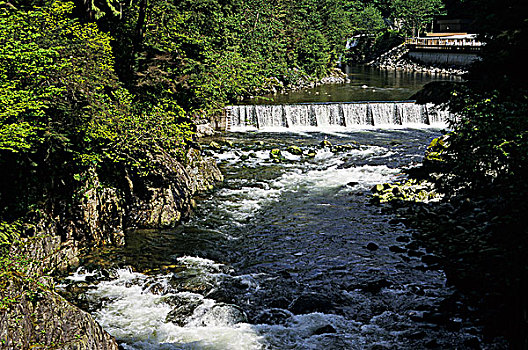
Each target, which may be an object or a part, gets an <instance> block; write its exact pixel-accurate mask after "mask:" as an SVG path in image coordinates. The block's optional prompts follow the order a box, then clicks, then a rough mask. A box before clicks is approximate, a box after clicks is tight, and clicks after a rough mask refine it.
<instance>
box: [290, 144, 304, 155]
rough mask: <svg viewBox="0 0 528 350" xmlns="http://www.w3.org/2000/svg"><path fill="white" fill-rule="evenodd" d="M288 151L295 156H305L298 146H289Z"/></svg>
mask: <svg viewBox="0 0 528 350" xmlns="http://www.w3.org/2000/svg"><path fill="white" fill-rule="evenodd" d="M287 151H288V152H289V153H291V154H293V155H295V156H300V155H301V154H303V151H302V149H301V148H300V147H298V146H289V147H288V148H287Z"/></svg>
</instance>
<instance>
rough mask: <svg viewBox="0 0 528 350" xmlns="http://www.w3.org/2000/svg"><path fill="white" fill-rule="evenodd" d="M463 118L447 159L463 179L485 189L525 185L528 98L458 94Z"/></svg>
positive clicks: (456, 107) (457, 103)
mask: <svg viewBox="0 0 528 350" xmlns="http://www.w3.org/2000/svg"><path fill="white" fill-rule="evenodd" d="M450 106H451V108H452V109H453V110H456V111H458V116H459V118H458V119H457V120H455V121H454V122H453V128H454V130H455V131H454V133H452V134H451V135H450V137H449V142H450V146H449V147H447V149H446V151H445V152H444V153H446V154H445V155H444V157H446V158H447V161H448V162H449V163H450V164H451V165H452V167H453V168H452V172H453V173H455V174H457V175H458V176H459V178H461V179H465V180H466V181H468V180H469V181H471V183H472V186H474V187H477V188H481V187H483V186H488V185H489V184H494V185H496V186H500V187H504V186H510V185H514V184H523V185H524V179H525V178H526V175H527V174H528V167H527V164H528V119H527V118H526V115H528V97H527V96H526V95H521V96H515V95H511V94H506V95H505V94H504V93H502V92H499V91H491V92H485V93H484V92H475V91H472V90H470V89H467V88H466V89H462V90H461V91H460V90H459V91H456V92H454V94H453V97H452V99H451V101H450Z"/></svg>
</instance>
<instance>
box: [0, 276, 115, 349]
mask: <svg viewBox="0 0 528 350" xmlns="http://www.w3.org/2000/svg"><path fill="white" fill-rule="evenodd" d="M35 283H36V282H35ZM1 296H2V299H3V300H13V302H12V303H10V304H8V305H7V306H5V308H3V309H1V310H0V349H72V350H73V349H76V350H81V349H82V350H91V349H93V350H117V349H118V345H117V343H116V341H115V339H114V338H113V337H112V336H111V335H109V334H108V333H106V332H105V331H104V330H103V328H102V327H101V326H100V325H99V324H98V323H97V322H96V321H95V320H94V319H93V317H92V316H91V315H90V314H88V313H87V312H84V311H82V310H81V309H79V308H77V307H76V306H74V305H72V304H70V303H69V302H68V301H66V300H65V299H64V298H62V297H61V296H59V295H58V294H56V293H55V292H53V291H51V290H47V289H44V288H42V287H40V286H33V285H31V283H27V282H25V281H21V280H20V279H18V278H11V279H10V280H9V281H8V282H7V286H5V287H4V288H2V290H1Z"/></svg>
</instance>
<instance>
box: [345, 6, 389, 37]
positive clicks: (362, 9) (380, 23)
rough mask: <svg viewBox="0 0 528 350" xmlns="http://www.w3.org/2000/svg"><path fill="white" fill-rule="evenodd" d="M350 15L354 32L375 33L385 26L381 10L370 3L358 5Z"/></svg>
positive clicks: (382, 29)
mask: <svg viewBox="0 0 528 350" xmlns="http://www.w3.org/2000/svg"><path fill="white" fill-rule="evenodd" d="M350 16H351V23H352V26H353V28H354V33H360V34H377V33H380V32H382V31H384V30H385V29H386V28H387V25H386V24H385V21H384V19H383V16H382V14H381V11H380V10H379V9H378V8H377V7H375V6H374V5H372V4H369V5H365V6H363V5H361V6H359V7H358V8H357V9H356V10H355V11H353V12H351V13H350Z"/></svg>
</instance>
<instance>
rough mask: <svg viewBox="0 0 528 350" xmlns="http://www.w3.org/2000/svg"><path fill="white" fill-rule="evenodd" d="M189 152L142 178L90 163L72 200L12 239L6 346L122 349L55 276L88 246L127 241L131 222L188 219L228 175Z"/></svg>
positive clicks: (161, 160) (167, 223) (1, 315)
mask: <svg viewBox="0 0 528 350" xmlns="http://www.w3.org/2000/svg"><path fill="white" fill-rule="evenodd" d="M187 159H188V162H187V164H186V165H183V164H182V163H180V162H179V161H177V160H175V159H173V158H171V157H168V156H166V157H158V158H157V159H155V160H154V164H155V169H154V170H153V171H152V172H151V174H149V175H148V176H143V177H141V176H138V175H135V176H134V175H131V174H130V173H129V172H128V171H126V169H125V171H124V172H123V173H122V175H123V176H122V178H120V179H119V180H118V181H116V184H117V185H116V186H109V185H107V184H106V183H105V182H104V181H102V180H101V179H100V176H99V175H98V173H97V172H96V171H95V170H91V171H89V172H88V174H87V176H86V178H87V180H86V183H85V185H84V186H82V187H81V189H80V190H79V193H77V194H75V195H74V198H77V200H75V201H74V205H73V206H67V207H66V206H65V209H64V210H63V211H62V212H61V213H60V214H55V216H53V215H51V216H50V215H46V214H44V215H42V217H41V218H40V219H39V223H38V224H37V225H35V226H34V227H31V228H28V232H27V233H28V234H27V236H28V237H31V238H25V239H22V240H21V241H20V242H19V243H17V244H15V245H13V246H12V247H11V249H10V251H9V253H8V254H7V256H8V258H6V261H5V262H4V261H2V263H3V264H4V265H6V266H5V269H4V270H3V276H2V282H1V286H0V287H1V288H0V293H1V295H0V297H1V300H2V303H1V305H0V340H1V341H0V349H28V348H42V349H44V348H60V349H103V350H106V349H109V350H110V349H111V350H114V349H117V348H118V346H117V343H116V342H115V340H114V339H113V337H111V336H110V335H109V334H108V333H106V332H105V331H104V330H103V329H102V328H101V327H100V326H99V325H98V324H97V323H96V322H95V320H94V319H93V317H92V316H91V315H89V314H88V313H86V312H84V311H82V310H81V309H79V308H77V307H75V306H73V305H72V304H70V303H69V302H68V301H66V300H65V299H64V298H63V297H61V296H60V295H58V294H57V293H56V292H55V288H54V280H53V277H50V276H53V275H56V274H60V273H64V272H67V271H71V269H72V268H73V267H75V266H77V265H78V263H79V259H80V258H81V257H82V254H83V252H84V251H85V250H88V249H90V248H93V247H97V246H119V245H123V244H124V243H125V239H126V232H127V230H129V229H137V228H168V227H174V226H176V225H177V224H178V223H179V222H181V221H182V220H185V219H187V218H188V217H189V215H190V214H191V211H192V209H193V207H194V205H195V204H194V200H193V196H194V195H195V194H196V193H198V192H201V191H207V190H209V189H211V188H212V187H213V186H214V183H215V182H217V181H222V180H223V176H222V174H221V172H220V170H219V169H218V168H217V166H216V163H215V161H214V160H212V159H210V158H205V157H203V156H202V155H201V154H200V152H199V151H198V150H196V149H191V150H189V151H188V154H187Z"/></svg>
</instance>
